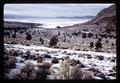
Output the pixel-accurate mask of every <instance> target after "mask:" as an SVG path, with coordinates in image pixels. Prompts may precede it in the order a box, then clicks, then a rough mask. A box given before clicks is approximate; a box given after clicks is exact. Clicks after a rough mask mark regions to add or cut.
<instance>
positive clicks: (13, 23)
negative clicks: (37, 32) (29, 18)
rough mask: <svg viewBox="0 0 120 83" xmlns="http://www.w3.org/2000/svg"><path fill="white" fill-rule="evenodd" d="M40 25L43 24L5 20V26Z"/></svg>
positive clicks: (27, 26)
mask: <svg viewBox="0 0 120 83" xmlns="http://www.w3.org/2000/svg"><path fill="white" fill-rule="evenodd" d="M40 25H42V24H38V23H26V22H10V21H4V28H32V27H34V28H35V27H36V26H40Z"/></svg>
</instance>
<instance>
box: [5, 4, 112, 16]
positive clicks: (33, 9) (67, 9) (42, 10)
mask: <svg viewBox="0 0 120 83" xmlns="http://www.w3.org/2000/svg"><path fill="white" fill-rule="evenodd" d="M110 5H113V4H5V5H4V16H5V18H13V17H20V18H21V17H23V18H24V17H57V16H86V15H92V16H95V15H96V14H97V13H98V12H100V11H101V10H102V9H104V8H107V7H109V6H110Z"/></svg>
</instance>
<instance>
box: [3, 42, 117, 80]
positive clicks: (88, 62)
mask: <svg viewBox="0 0 120 83" xmlns="http://www.w3.org/2000/svg"><path fill="white" fill-rule="evenodd" d="M4 46H5V47H6V49H15V50H19V49H21V50H22V51H24V52H26V51H28V50H29V51H30V52H31V53H32V54H36V53H37V54H40V55H41V54H46V53H47V52H49V55H51V57H57V58H62V57H65V56H69V57H70V59H75V60H80V62H82V64H84V65H85V66H86V68H83V69H84V70H86V69H87V68H92V67H94V68H95V69H98V70H99V71H101V72H102V73H104V74H105V75H107V74H109V73H110V72H109V70H112V68H113V67H114V66H116V62H111V61H110V59H111V58H112V57H116V54H114V53H103V52H93V51H75V50H70V49H55V48H48V47H44V46H35V45H31V46H24V45H15V44H4ZM35 50H38V51H37V52H36V51H35ZM68 53H73V54H70V55H68ZM82 54H84V56H83V55H82ZM85 54H89V55H91V56H92V58H91V59H88V58H87V55H85ZM96 56H104V60H98V59H97V58H96ZM108 58H110V59H108ZM16 59H17V62H18V63H16V65H17V68H21V67H22V66H24V64H23V63H19V62H20V60H23V59H22V58H21V57H16ZM51 60H52V59H44V62H47V63H51ZM26 62H31V63H33V64H34V65H36V64H37V61H35V60H26V61H25V63H26ZM59 67H60V64H53V65H52V68H53V70H54V71H55V72H57V71H58V69H59ZM94 78H95V79H101V78H99V77H94ZM109 78H110V79H115V77H111V76H109Z"/></svg>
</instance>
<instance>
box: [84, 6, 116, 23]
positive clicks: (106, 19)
mask: <svg viewBox="0 0 120 83" xmlns="http://www.w3.org/2000/svg"><path fill="white" fill-rule="evenodd" d="M102 23H104V24H105V23H106V25H107V24H109V25H110V24H111V23H112V24H111V25H115V24H116V6H115V5H112V6H110V7H109V8H105V9H103V10H102V11H101V12H99V13H98V14H97V15H96V17H95V18H94V19H93V20H91V21H89V22H86V23H84V24H102Z"/></svg>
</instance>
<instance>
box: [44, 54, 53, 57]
mask: <svg viewBox="0 0 120 83" xmlns="http://www.w3.org/2000/svg"><path fill="white" fill-rule="evenodd" d="M43 57H44V58H52V57H51V56H50V55H48V54H44V55H43Z"/></svg>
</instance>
